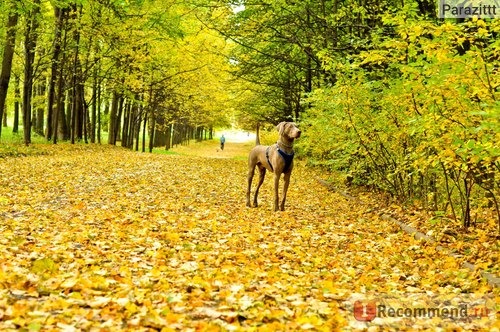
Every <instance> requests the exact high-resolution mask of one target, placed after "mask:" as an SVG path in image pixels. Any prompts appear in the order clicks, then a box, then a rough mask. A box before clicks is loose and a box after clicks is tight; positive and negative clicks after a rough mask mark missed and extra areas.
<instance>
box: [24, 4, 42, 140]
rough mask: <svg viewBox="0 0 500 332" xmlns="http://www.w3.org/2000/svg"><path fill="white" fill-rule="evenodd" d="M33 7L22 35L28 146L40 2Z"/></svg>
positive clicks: (26, 138)
mask: <svg viewBox="0 0 500 332" xmlns="http://www.w3.org/2000/svg"><path fill="white" fill-rule="evenodd" d="M33 6H34V7H33V9H32V10H31V12H30V13H29V14H28V17H27V21H26V32H25V34H24V47H25V64H24V86H23V88H24V89H23V127H24V144H25V145H29V144H30V143H31V99H32V94H33V72H34V69H33V64H34V62H35V50H36V43H37V29H38V15H39V12H40V0H34V1H33Z"/></svg>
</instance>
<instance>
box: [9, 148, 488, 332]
mask: <svg viewBox="0 0 500 332" xmlns="http://www.w3.org/2000/svg"><path fill="white" fill-rule="evenodd" d="M251 146H252V144H251V143H231V142H228V143H227V145H226V149H225V150H224V151H217V148H218V143H217V142H215V141H213V142H203V143H197V144H191V145H190V146H189V147H179V148H176V149H174V152H173V153H170V154H167V155H162V154H141V153H134V152H131V151H127V150H123V149H119V148H114V147H109V146H95V145H94V146H88V147H81V146H79V147H64V151H62V152H59V153H57V154H54V155H51V156H36V157H22V158H7V159H3V160H1V159H0V233H1V234H2V236H1V238H0V263H1V269H0V330H9V329H11V330H14V329H19V328H27V329H31V330H40V329H42V330H43V329H56V330H65V331H72V330H91V329H93V328H96V329H102V328H107V329H109V330H111V331H114V330H122V329H125V330H126V329H128V330H134V331H140V330H154V329H157V330H159V329H162V328H164V329H165V330H167V331H169V330H183V331H184V330H190V329H192V330H195V329H199V330H219V329H222V330H251V329H253V328H260V329H261V330H264V331H265V330H281V331H284V330H301V329H303V330H321V331H332V330H339V329H353V328H354V329H357V328H361V329H362V328H366V327H369V326H371V325H373V326H384V329H387V328H392V329H394V330H399V329H401V328H402V327H404V326H407V327H412V328H415V327H422V328H426V327H427V328H435V327H437V326H445V327H453V326H458V327H463V328H467V329H470V328H479V329H482V328H484V329H485V330H486V329H489V328H491V327H492V324H498V322H495V321H494V320H492V319H491V316H487V315H486V317H483V318H479V317H472V318H471V317H470V312H469V317H467V318H465V319H463V320H454V321H453V320H450V319H444V318H436V317H435V318H432V319H431V318H420V319H416V320H415V319H411V318H387V319H380V318H377V319H376V320H375V321H374V322H371V323H365V322H358V321H356V320H355V319H354V315H353V304H354V300H355V299H357V298H363V299H365V300H366V299H377V301H378V300H380V299H382V298H386V297H391V299H392V300H391V301H399V302H397V303H396V304H394V302H393V304H394V305H397V304H399V306H400V307H401V306H403V305H405V302H404V301H408V299H410V300H411V301H412V302H410V303H413V304H414V303H415V301H419V303H421V304H420V305H427V306H437V305H443V303H445V302H443V301H444V299H446V300H448V301H452V302H451V303H452V305H455V306H457V305H458V303H459V302H460V301H461V302H460V303H464V301H471V302H465V303H472V306H482V305H483V302H484V301H483V302H481V301H482V300H483V299H484V298H485V295H484V294H487V293H491V292H492V289H491V288H490V286H488V285H487V284H485V283H484V281H481V280H480V279H479V278H478V276H477V274H472V273H470V272H468V271H466V270H463V269H460V262H458V261H457V260H455V259H452V258H450V257H448V256H445V255H443V254H441V253H439V252H436V251H435V248H434V247H433V246H432V245H427V244H426V243H422V242H420V241H416V240H414V239H412V237H411V236H408V235H407V234H404V233H401V232H400V231H399V228H397V227H395V226H393V225H390V224H388V223H387V222H386V221H383V220H382V219H380V218H379V217H378V215H377V214H376V211H371V210H370V209H369V208H368V207H363V206H358V205H355V203H353V202H351V201H347V200H346V199H345V198H344V197H342V196H341V195H338V194H336V193H332V192H329V191H327V189H326V188H324V187H323V186H322V185H320V184H319V183H318V181H317V176H316V175H315V174H313V173H312V172H313V171H311V170H310V169H308V168H306V167H305V166H303V165H302V164H301V163H300V162H299V163H298V164H297V166H296V168H295V169H294V172H293V174H292V179H291V184H290V189H289V194H288V200H287V210H286V211H284V212H277V213H275V212H272V211H271V205H272V181H271V178H272V176H269V174H268V178H267V179H266V181H265V183H264V185H263V187H262V190H261V194H260V207H259V208H247V207H245V191H246V187H245V186H246V173H247V169H246V167H247V163H246V160H245V155H246V153H247V151H248V150H249V149H250V148H251ZM462 291H465V292H474V293H475V295H471V296H472V297H473V298H472V299H465V298H463V297H460V296H461V295H457V294H459V293H460V292H462ZM423 292H426V293H423ZM456 297H458V299H457V298H456ZM402 301H403V302H402ZM453 301H455V302H453ZM457 301H458V302H457ZM422 303H423V304H422ZM447 303H450V302H447ZM406 305H408V303H406ZM448 305H449V304H448ZM469 307H471V306H469ZM481 308H482V307H481Z"/></svg>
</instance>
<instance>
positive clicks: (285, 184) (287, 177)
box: [280, 172, 292, 211]
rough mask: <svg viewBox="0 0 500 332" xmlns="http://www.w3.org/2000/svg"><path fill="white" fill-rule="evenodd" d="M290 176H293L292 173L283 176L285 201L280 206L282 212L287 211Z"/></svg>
mask: <svg viewBox="0 0 500 332" xmlns="http://www.w3.org/2000/svg"><path fill="white" fill-rule="evenodd" d="M290 175H292V172H288V173H285V175H284V176H283V200H282V201H281V206H280V210H281V211H285V201H286V192H287V191H288V185H289V184H290Z"/></svg>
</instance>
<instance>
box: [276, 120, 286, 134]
mask: <svg viewBox="0 0 500 332" xmlns="http://www.w3.org/2000/svg"><path fill="white" fill-rule="evenodd" d="M285 125H286V122H280V123H278V125H277V126H276V130H277V131H278V132H279V133H280V136H281V135H283V132H284V131H285Z"/></svg>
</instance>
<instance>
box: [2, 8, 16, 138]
mask: <svg viewBox="0 0 500 332" xmlns="http://www.w3.org/2000/svg"><path fill="white" fill-rule="evenodd" d="M15 4H16V2H15V1H9V3H8V7H7V8H8V12H9V14H8V19H7V23H6V26H5V28H6V29H5V30H6V32H5V45H4V50H3V58H2V71H1V73H0V119H3V118H4V109H5V100H6V99H7V91H8V89H9V82H10V74H11V70H12V59H13V57H14V48H15V44H16V33H17V31H16V25H17V20H18V17H19V14H18V12H17V8H16V7H15ZM1 135H2V126H0V137H1Z"/></svg>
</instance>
